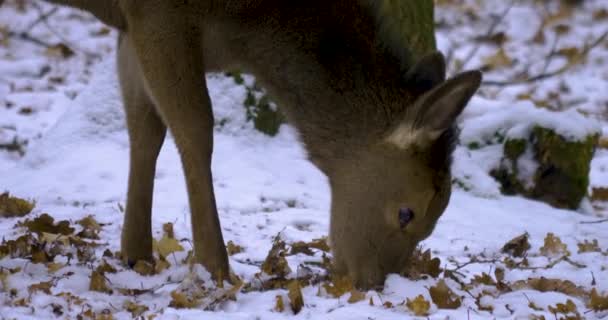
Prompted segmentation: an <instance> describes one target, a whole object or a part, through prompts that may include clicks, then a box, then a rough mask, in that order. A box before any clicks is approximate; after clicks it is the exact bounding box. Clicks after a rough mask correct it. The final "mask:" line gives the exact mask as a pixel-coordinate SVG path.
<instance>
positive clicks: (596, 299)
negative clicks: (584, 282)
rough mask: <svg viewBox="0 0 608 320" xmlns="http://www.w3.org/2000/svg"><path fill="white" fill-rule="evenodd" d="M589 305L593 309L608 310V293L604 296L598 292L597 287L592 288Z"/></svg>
mask: <svg viewBox="0 0 608 320" xmlns="http://www.w3.org/2000/svg"><path fill="white" fill-rule="evenodd" d="M587 307H589V308H591V309H593V311H605V310H608V295H605V296H602V295H600V294H599V293H597V290H596V289H595V288H593V289H591V294H590V295H589V302H588V304H587Z"/></svg>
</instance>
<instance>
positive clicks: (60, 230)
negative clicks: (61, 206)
mask: <svg viewBox="0 0 608 320" xmlns="http://www.w3.org/2000/svg"><path fill="white" fill-rule="evenodd" d="M19 225H20V226H24V227H25V228H27V230H28V231H30V232H32V233H36V234H38V235H42V234H43V233H45V232H46V233H53V234H62V235H64V236H67V235H71V234H73V233H74V228H72V227H70V222H69V221H67V220H62V221H59V222H57V223H55V219H53V217H51V216H50V215H48V214H46V213H43V214H41V215H40V216H38V217H36V218H34V219H33V220H30V219H26V220H25V221H23V222H21V223H19Z"/></svg>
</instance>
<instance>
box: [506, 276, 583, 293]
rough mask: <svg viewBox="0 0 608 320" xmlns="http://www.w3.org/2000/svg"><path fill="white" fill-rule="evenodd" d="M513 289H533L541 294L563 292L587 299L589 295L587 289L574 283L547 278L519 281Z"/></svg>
mask: <svg viewBox="0 0 608 320" xmlns="http://www.w3.org/2000/svg"><path fill="white" fill-rule="evenodd" d="M511 287H512V288H513V289H516V290H519V289H524V288H531V289H534V290H538V291H540V292H550V291H553V292H561V293H563V294H566V295H569V296H574V297H585V296H586V295H587V292H586V290H585V288H583V287H580V286H577V285H576V284H574V283H573V282H572V281H569V280H562V279H550V278H545V277H540V278H529V279H527V280H518V281H515V282H514V283H513V284H512V285H511Z"/></svg>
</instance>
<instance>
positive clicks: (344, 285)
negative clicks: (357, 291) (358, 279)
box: [323, 276, 355, 298]
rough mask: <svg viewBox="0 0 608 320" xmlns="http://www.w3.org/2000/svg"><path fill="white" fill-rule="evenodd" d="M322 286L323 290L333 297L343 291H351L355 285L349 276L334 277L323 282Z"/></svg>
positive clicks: (343, 292)
mask: <svg viewBox="0 0 608 320" xmlns="http://www.w3.org/2000/svg"><path fill="white" fill-rule="evenodd" d="M323 288H325V291H326V292H327V293H328V294H329V295H330V296H332V297H334V298H339V297H341V296H343V295H344V294H345V293H347V292H349V291H352V290H353V289H354V288H355V286H354V285H353V282H352V280H351V279H350V278H349V277H346V276H344V277H334V278H332V279H331V282H329V283H324V284H323Z"/></svg>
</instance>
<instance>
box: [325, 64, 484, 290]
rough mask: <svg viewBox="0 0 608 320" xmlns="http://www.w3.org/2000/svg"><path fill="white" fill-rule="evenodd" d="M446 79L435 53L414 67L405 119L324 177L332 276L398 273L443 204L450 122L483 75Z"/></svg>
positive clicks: (370, 277) (369, 278)
mask: <svg viewBox="0 0 608 320" xmlns="http://www.w3.org/2000/svg"><path fill="white" fill-rule="evenodd" d="M444 79H445V62H444V59H443V56H442V55H441V54H440V53H433V54H430V55H428V56H426V57H424V58H423V59H421V60H420V61H419V62H418V63H417V64H415V65H414V66H412V67H411V68H410V69H409V71H408V72H407V75H406V76H405V81H404V84H403V85H404V86H405V92H406V93H407V94H405V95H404V96H405V98H404V101H403V103H404V104H406V105H405V106H404V112H403V115H402V116H401V117H400V118H398V119H396V120H395V121H394V122H395V123H393V124H392V126H391V127H390V129H389V130H388V131H387V132H386V133H385V134H384V135H383V136H381V137H380V138H379V139H378V140H377V141H376V142H375V143H371V144H370V145H369V146H367V147H365V148H362V149H361V150H357V151H356V152H355V153H354V154H352V155H350V156H349V157H345V158H344V159H341V160H340V161H339V164H338V165H337V166H336V170H335V173H333V174H332V175H331V176H330V183H331V186H332V208H331V243H332V247H333V251H334V257H335V260H334V261H335V268H336V272H337V273H339V274H345V275H348V276H350V277H351V278H352V279H353V280H354V281H355V284H356V285H357V286H358V287H362V288H369V287H373V286H377V285H382V284H383V282H384V279H385V276H386V275H387V274H389V273H399V272H400V271H402V270H403V268H404V267H405V266H406V265H407V263H408V260H409V258H410V256H411V254H412V252H413V250H414V248H415V247H416V246H417V245H418V243H419V242H420V241H421V240H423V239H425V238H426V237H428V236H429V235H430V233H431V232H432V230H433V228H434V227H435V224H436V223H437V220H438V218H439V217H440V216H441V214H442V213H443V211H444V210H445V208H446V206H447V204H448V201H449V198H450V194H451V188H450V187H451V175H450V163H451V155H452V151H453V148H454V144H455V141H456V135H457V130H456V127H455V121H456V118H457V117H458V115H459V114H460V113H461V112H462V110H463V109H464V107H465V106H466V104H467V103H468V101H469V100H470V99H471V97H472V96H473V94H474V93H475V91H476V90H477V89H478V87H479V85H480V82H481V74H480V72H478V71H469V72H465V73H462V74H459V75H456V76H455V77H453V78H451V79H448V80H444Z"/></svg>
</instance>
